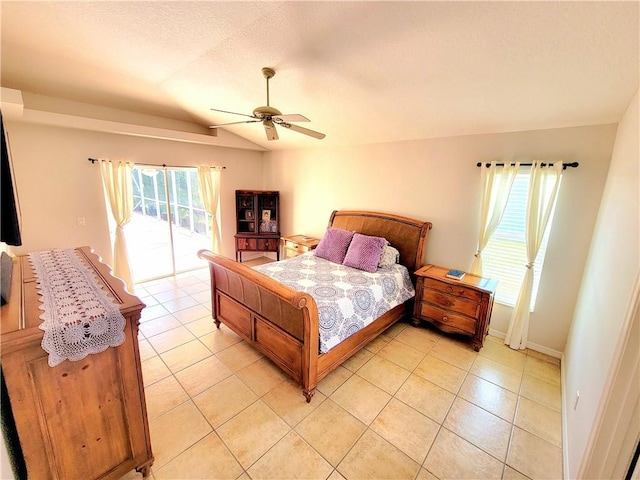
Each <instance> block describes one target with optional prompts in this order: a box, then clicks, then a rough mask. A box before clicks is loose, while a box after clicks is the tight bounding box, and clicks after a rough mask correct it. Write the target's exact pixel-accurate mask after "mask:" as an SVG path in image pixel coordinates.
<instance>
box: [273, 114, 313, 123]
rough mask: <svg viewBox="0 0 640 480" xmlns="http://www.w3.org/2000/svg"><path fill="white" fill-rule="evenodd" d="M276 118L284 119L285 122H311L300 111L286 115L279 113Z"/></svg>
mask: <svg viewBox="0 0 640 480" xmlns="http://www.w3.org/2000/svg"><path fill="white" fill-rule="evenodd" d="M273 118H275V119H276V120H282V121H283V122H310V121H311V120H309V119H308V118H307V117H305V116H304V115H300V114H299V113H290V114H285V115H277V116H275V117H273Z"/></svg>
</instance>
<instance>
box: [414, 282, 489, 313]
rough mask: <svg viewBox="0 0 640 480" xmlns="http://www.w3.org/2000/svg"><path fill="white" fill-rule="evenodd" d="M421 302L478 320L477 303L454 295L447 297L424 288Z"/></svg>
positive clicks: (478, 307)
mask: <svg viewBox="0 0 640 480" xmlns="http://www.w3.org/2000/svg"><path fill="white" fill-rule="evenodd" d="M422 300H423V301H425V302H429V303H432V304H434V305H435V306H438V307H442V308H445V309H447V310H454V311H455V312H457V313H462V314H464V315H469V316H470V317H473V318H474V319H475V318H478V314H479V313H480V304H479V303H478V302H473V301H470V300H466V299H464V298H461V297H456V296H454V295H447V294H445V293H441V292H438V291H436V290H431V289H430V288H424V289H423V290H422Z"/></svg>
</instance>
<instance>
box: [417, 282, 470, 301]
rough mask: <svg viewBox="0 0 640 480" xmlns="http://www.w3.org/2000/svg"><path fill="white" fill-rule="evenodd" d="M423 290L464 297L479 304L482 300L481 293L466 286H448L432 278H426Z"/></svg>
mask: <svg viewBox="0 0 640 480" xmlns="http://www.w3.org/2000/svg"><path fill="white" fill-rule="evenodd" d="M424 286H425V288H431V289H433V290H437V291H439V292H442V293H447V294H449V295H456V296H458V297H464V298H467V299H469V300H474V301H476V302H479V301H480V300H481V299H482V293H481V292H479V291H478V290H475V289H473V288H469V287H467V286H466V285H462V284H461V285H450V284H448V283H445V282H440V281H438V280H434V279H432V278H426V279H425V281H424Z"/></svg>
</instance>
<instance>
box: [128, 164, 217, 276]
mask: <svg viewBox="0 0 640 480" xmlns="http://www.w3.org/2000/svg"><path fill="white" fill-rule="evenodd" d="M132 176H133V204H134V207H133V215H132V218H131V221H130V222H129V224H128V225H127V244H128V248H129V261H130V264H131V269H132V272H133V276H134V279H135V281H136V282H140V281H144V280H150V279H153V278H160V277H165V276H169V275H174V274H176V273H181V272H185V271H188V270H193V269H196V268H201V267H202V266H203V262H202V260H200V259H199V258H198V257H197V256H196V253H197V251H198V250H200V249H202V248H211V217H210V215H208V214H207V213H206V212H205V211H204V206H203V204H202V200H201V198H200V189H199V186H198V173H197V170H196V169H195V168H169V167H166V168H165V167H142V166H136V167H134V168H133V172H132Z"/></svg>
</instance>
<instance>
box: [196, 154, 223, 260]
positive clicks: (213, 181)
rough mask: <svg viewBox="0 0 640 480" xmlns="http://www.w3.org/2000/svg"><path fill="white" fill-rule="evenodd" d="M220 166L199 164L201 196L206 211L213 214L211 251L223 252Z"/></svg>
mask: <svg viewBox="0 0 640 480" xmlns="http://www.w3.org/2000/svg"><path fill="white" fill-rule="evenodd" d="M220 172H221V170H220V168H216V167H209V166H206V165H200V166H198V183H199V185H200V198H201V199H202V203H204V209H205V211H206V212H207V213H208V214H209V215H211V251H212V252H213V253H221V249H220V244H221V238H220V228H219V226H218V218H217V216H216V215H217V212H218V202H219V201H220Z"/></svg>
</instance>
